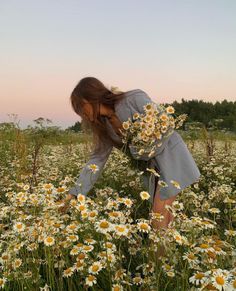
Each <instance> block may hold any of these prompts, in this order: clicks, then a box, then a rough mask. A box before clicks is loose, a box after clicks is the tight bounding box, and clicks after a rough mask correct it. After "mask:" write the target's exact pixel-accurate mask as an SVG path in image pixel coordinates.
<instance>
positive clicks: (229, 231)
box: [225, 229, 236, 236]
mask: <svg viewBox="0 0 236 291" xmlns="http://www.w3.org/2000/svg"><path fill="white" fill-rule="evenodd" d="M225 235H226V236H236V230H232V229H226V230H225Z"/></svg>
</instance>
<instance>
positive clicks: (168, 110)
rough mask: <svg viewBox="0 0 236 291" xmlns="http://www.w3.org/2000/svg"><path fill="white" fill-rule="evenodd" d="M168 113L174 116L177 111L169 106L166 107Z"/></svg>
mask: <svg viewBox="0 0 236 291" xmlns="http://www.w3.org/2000/svg"><path fill="white" fill-rule="evenodd" d="M166 112H167V113H169V114H172V113H174V112H175V109H174V107H173V106H168V107H166Z"/></svg>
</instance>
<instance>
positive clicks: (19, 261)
mask: <svg viewBox="0 0 236 291" xmlns="http://www.w3.org/2000/svg"><path fill="white" fill-rule="evenodd" d="M21 265H22V260H21V259H19V258H18V259H15V261H14V262H13V267H14V269H17V268H19V267H20V266H21Z"/></svg>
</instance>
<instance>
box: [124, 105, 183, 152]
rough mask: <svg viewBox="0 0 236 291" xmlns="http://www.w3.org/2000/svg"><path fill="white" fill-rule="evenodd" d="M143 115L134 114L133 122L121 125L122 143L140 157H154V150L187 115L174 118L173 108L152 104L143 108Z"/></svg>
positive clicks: (125, 122)
mask: <svg viewBox="0 0 236 291" xmlns="http://www.w3.org/2000/svg"><path fill="white" fill-rule="evenodd" d="M143 108H144V113H143V114H140V113H138V112H135V113H134V114H133V121H131V119H130V118H128V120H126V121H124V122H123V123H122V127H123V129H122V131H121V132H122V136H123V137H122V141H123V143H125V144H127V143H129V147H132V148H133V149H135V152H136V153H137V154H138V155H140V156H142V155H145V154H148V157H152V156H153V155H155V152H156V149H157V148H158V147H160V146H161V145H162V142H163V139H165V138H167V137H168V136H170V135H171V134H172V133H173V132H174V129H175V128H176V129H177V128H179V127H180V126H182V124H183V122H184V120H185V119H186V118H187V114H181V115H179V116H178V117H176V118H175V117H174V116H173V115H172V114H174V112H175V109H174V107H173V106H167V107H164V106H163V105H157V104H156V103H154V102H149V103H147V104H146V105H144V106H143Z"/></svg>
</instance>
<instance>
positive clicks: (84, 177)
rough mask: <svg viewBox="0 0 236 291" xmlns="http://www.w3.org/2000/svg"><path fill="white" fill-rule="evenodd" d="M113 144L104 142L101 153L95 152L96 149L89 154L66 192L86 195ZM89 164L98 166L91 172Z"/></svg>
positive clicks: (99, 172) (97, 176)
mask: <svg viewBox="0 0 236 291" xmlns="http://www.w3.org/2000/svg"><path fill="white" fill-rule="evenodd" d="M112 148H113V145H112V143H111V142H107V143H106V144H104V151H103V153H101V154H98V153H97V152H96V149H95V150H94V151H93V152H92V154H91V155H90V159H89V161H88V162H87V163H86V164H85V166H84V167H83V169H82V171H81V173H80V175H79V177H78V179H77V181H76V183H75V186H74V187H72V188H70V189H69V192H68V194H72V195H74V196H77V195H78V194H79V193H81V194H82V195H85V196H87V193H88V192H89V190H90V189H91V188H92V187H93V185H94V184H95V182H96V181H97V179H98V178H99V176H100V174H101V173H102V170H103V168H104V166H105V164H106V161H107V159H108V157H109V155H110V153H111V151H112ZM90 164H95V165H96V166H97V167H98V170H97V171H95V172H92V171H91V169H89V165H90Z"/></svg>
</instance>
